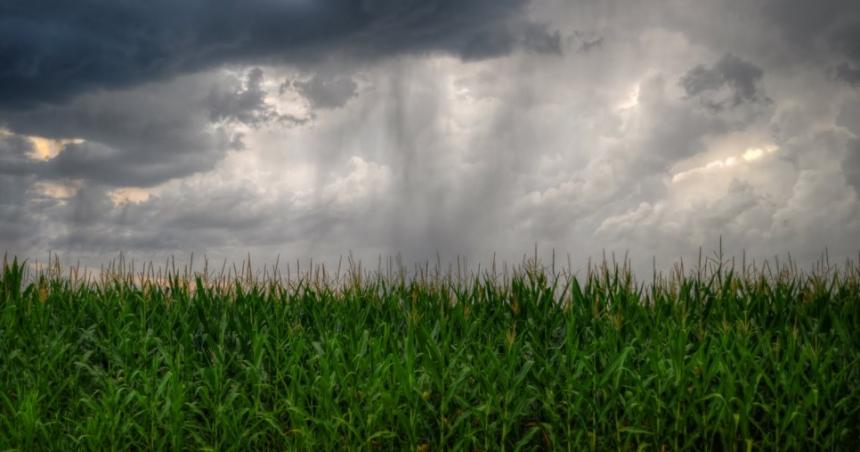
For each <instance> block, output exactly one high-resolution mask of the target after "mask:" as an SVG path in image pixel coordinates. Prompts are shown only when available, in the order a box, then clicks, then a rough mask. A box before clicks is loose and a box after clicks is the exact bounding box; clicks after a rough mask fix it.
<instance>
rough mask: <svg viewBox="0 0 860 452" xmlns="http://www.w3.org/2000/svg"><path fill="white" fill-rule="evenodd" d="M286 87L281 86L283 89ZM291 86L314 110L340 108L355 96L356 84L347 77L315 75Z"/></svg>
mask: <svg viewBox="0 0 860 452" xmlns="http://www.w3.org/2000/svg"><path fill="white" fill-rule="evenodd" d="M285 86H286V85H284V86H282V88H284V87H285ZM292 86H293V87H295V89H297V90H298V91H299V93H300V94H301V95H302V96H304V97H305V99H307V100H308V102H310V103H311V105H312V106H313V107H314V108H322V109H329V108H340V107H343V106H344V105H346V103H347V102H348V101H349V99H351V98H353V97H355V96H356V90H357V89H358V84H357V83H355V80H353V79H351V78H349V77H343V76H339V77H332V76H327V75H324V74H315V75H314V76H313V77H311V78H310V79H308V80H305V81H300V80H297V81H294V82H293V83H292Z"/></svg>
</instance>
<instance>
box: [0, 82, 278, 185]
mask: <svg viewBox="0 0 860 452" xmlns="http://www.w3.org/2000/svg"><path fill="white" fill-rule="evenodd" d="M223 83H224V82H223V81H222V80H220V79H218V78H213V77H208V76H195V77H182V78H179V79H176V80H174V81H172V82H169V83H161V84H149V85H147V86H142V87H138V88H135V89H132V90H125V91H121V92H96V93H91V94H86V95H82V96H78V97H76V98H75V99H73V100H72V101H69V102H67V103H65V104H62V105H50V106H43V107H40V108H35V109H31V110H26V111H17V112H7V113H6V114H5V115H0V127H6V128H8V129H9V130H11V131H13V132H14V133H16V134H18V135H36V136H42V137H47V138H80V139H83V140H85V141H83V142H81V143H69V144H66V145H65V146H64V147H63V149H62V151H61V152H60V153H59V155H57V156H56V157H55V158H53V159H50V160H47V161H41V160H38V161H36V160H29V159H26V158H23V159H22V158H16V159H17V160H16V161H17V163H16V164H15V165H11V164H7V163H5V162H4V164H3V168H4V171H6V172H8V171H11V169H13V168H17V171H19V172H28V171H29V172H31V173H33V174H35V175H38V176H39V177H41V178H46V179H52V178H53V179H59V178H63V179H65V178H78V179H84V180H87V181H92V182H95V183H100V184H107V185H114V186H150V185H156V184H158V183H160V182H164V181H166V180H169V179H172V178H175V177H180V176H186V175H188V174H191V173H195V172H198V171H204V170H208V169H211V168H212V167H214V165H215V164H216V163H217V161H218V160H220V158H221V157H222V156H223V155H224V154H225V153H226V152H227V151H229V150H230V149H234V148H237V147H239V146H240V144H241V142H240V139H239V138H240V137H239V136H238V135H237V134H235V133H232V132H231V131H230V130H229V129H227V128H224V127H221V126H219V125H217V124H212V123H211V120H210V118H209V117H208V114H207V112H206V108H205V107H206V106H207V99H208V96H209V95H210V93H211V92H212V90H216V91H223V90H224V89H225V88H223V87H219V86H220V85H219V84H223ZM212 86H215V88H211V87H212ZM240 95H241V93H240ZM233 107H235V108H233V110H230V111H229V112H228V111H227V110H224V114H228V113H229V114H234V115H240V114H241V115H243V116H241V117H240V119H243V120H248V121H251V120H261V115H264V113H258V112H257V110H256V109H255V108H257V107H259V106H257V105H250V106H249V105H244V104H241V103H240V105H238V106H233ZM265 114H268V113H265ZM21 139H23V138H21ZM3 154H4V156H3V157H2V158H3V159H4V160H6V159H8V158H11V157H9V156H7V154H8V152H3ZM19 154H20V153H19Z"/></svg>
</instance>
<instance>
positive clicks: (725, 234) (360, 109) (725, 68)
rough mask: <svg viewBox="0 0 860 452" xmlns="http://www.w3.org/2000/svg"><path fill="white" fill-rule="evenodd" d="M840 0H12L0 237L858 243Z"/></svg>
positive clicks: (262, 253) (85, 247)
mask: <svg viewBox="0 0 860 452" xmlns="http://www.w3.org/2000/svg"><path fill="white" fill-rule="evenodd" d="M858 237H860V4H858V3H856V1H855V0H822V1H816V2H810V1H808V0H664V1H656V0H654V1H644V0H643V1H638V2H631V1H629V0H531V1H529V0H420V1H419V0H362V1H359V0H242V1H240V0H210V1H203V0H182V1H176V0H153V1H149V2H126V1H116V0H78V1H75V2H68V1H64V0H35V1H33V0H28V1H23V0H12V1H4V2H2V4H0V251H3V250H5V251H6V252H8V253H10V254H15V255H17V256H22V257H29V258H31V259H44V258H45V257H47V255H48V253H49V252H52V253H56V255H58V256H60V257H61V258H62V259H63V260H66V261H71V262H74V261H77V260H83V261H85V262H92V263H97V262H100V261H105V260H107V259H110V258H112V257H115V256H117V254H118V253H120V252H123V253H125V254H126V255H127V256H131V257H134V258H137V259H139V260H156V261H159V260H161V259H163V258H165V257H166V256H170V255H174V256H176V257H177V258H178V259H183V258H185V257H186V256H189V255H190V254H191V253H195V254H196V255H198V256H200V255H206V256H208V257H210V258H212V259H230V260H237V259H242V258H244V257H246V256H248V255H250V256H252V257H253V258H254V259H257V260H258V261H263V262H266V261H269V262H272V261H274V260H275V259H276V257H277V256H280V259H309V258H314V259H317V260H318V261H327V260H328V261H332V260H336V259H337V258H338V257H339V256H342V255H347V254H348V253H353V255H354V256H357V257H358V258H362V259H366V260H369V261H371V262H375V261H376V259H377V256H380V255H381V256H390V255H400V256H401V258H402V260H403V261H404V262H423V261H425V260H435V259H436V258H437V256H441V259H442V260H443V261H445V260H449V259H453V258H455V257H456V256H464V257H468V258H469V259H471V260H472V261H485V262H486V261H488V260H490V259H491V258H492V257H493V256H494V255H495V256H496V257H497V259H499V260H513V261H516V260H518V259H520V258H521V257H522V256H523V255H524V254H526V255H531V254H532V253H533V251H534V248H535V246H537V247H538V249H539V252H540V253H541V254H542V255H544V256H548V255H549V254H550V253H551V250H553V249H554V250H555V251H556V253H557V254H558V256H566V255H567V254H570V255H571V256H572V259H573V261H574V262H575V263H577V264H581V263H582V262H583V261H584V260H585V259H587V258H588V257H595V258H597V257H599V256H601V255H602V253H604V252H606V253H609V254H610V255H611V253H615V254H616V255H618V256H623V255H624V254H625V253H628V255H629V256H630V257H631V258H632V259H633V260H634V262H635V263H636V265H641V266H646V265H647V266H649V268H650V265H652V262H657V265H658V266H661V267H663V266H666V265H669V264H671V263H672V262H674V261H675V260H676V259H678V258H680V257H688V258H689V257H690V256H695V255H696V254H697V252H698V250H699V249H700V248H703V249H704V251H705V252H706V254H707V253H711V252H713V251H714V250H716V248H717V247H718V244H719V241H720V239H722V243H723V247H724V250H725V253H726V254H727V255H737V256H740V253H741V250H745V252H746V253H747V255H748V256H749V258H750V259H753V258H765V257H767V258H771V257H773V256H786V255H787V254H788V253H790V254H791V256H792V258H793V259H795V260H797V261H798V262H800V263H808V262H812V261H814V260H815V259H817V258H819V257H820V256H821V255H822V253H823V252H824V251H825V250H827V252H828V254H829V256H830V259H831V260H832V261H834V262H838V261H839V260H842V259H845V258H854V259H856V258H857V257H858V252H860V238H858Z"/></svg>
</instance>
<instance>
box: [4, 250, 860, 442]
mask: <svg viewBox="0 0 860 452" xmlns="http://www.w3.org/2000/svg"><path fill="white" fill-rule="evenodd" d="M25 268H27V267H26V266H22V265H21V264H16V263H13V264H10V265H4V270H3V275H2V280H0V449H6V448H13V449H20V450H44V449H62V450H77V449H88V450H116V449H137V450H158V449H189V450H190V449H215V450H237V449H242V450H248V449H252V450H266V449H284V448H287V449H301V450H335V449H371V450H377V449H378V450H390V449H396V450H444V449H452V450H497V449H504V450H508V449H521V448H525V449H549V448H552V449H556V448H557V449H570V450H589V449H594V450H609V449H617V450H640V449H644V450H659V451H663V450H679V449H695V450H707V449H714V450H750V449H760V448H764V449H797V450H808V449H829V450H833V449H836V450H845V449H851V448H853V447H856V446H857V444H858V441H860V384H858V382H860V328H858V326H860V271H858V269H857V268H856V267H852V266H849V267H848V268H847V269H842V270H840V271H832V270H819V271H816V272H812V273H803V272H799V271H797V270H794V269H776V270H774V271H767V270H766V271H761V270H759V271H746V270H744V271H738V272H737V273H735V272H732V271H729V270H726V268H725V267H724V266H722V264H720V265H711V266H710V267H708V268H707V269H705V271H704V272H703V271H701V270H699V271H694V272H691V273H690V272H686V273H685V272H684V271H683V270H682V269H680V268H677V269H676V270H677V271H676V272H674V273H673V274H672V276H670V277H665V278H663V277H655V278H654V279H653V281H652V278H649V281H648V284H637V283H636V282H635V281H634V280H633V279H632V277H631V274H630V272H629V271H628V270H626V269H625V268H623V267H622V268H618V267H617V266H614V265H606V264H604V265H603V266H601V267H599V268H596V269H594V270H593V271H589V272H587V273H586V274H585V275H581V276H580V277H579V278H574V277H572V276H570V275H569V274H568V273H565V274H564V275H559V276H554V275H553V273H552V271H550V270H548V269H543V268H541V267H538V266H537V265H535V263H534V262H531V263H529V264H524V265H523V266H522V267H520V268H519V270H518V271H516V272H512V273H511V274H510V275H509V276H504V277H502V276H498V275H496V276H493V275H492V274H488V273H487V272H484V273H482V274H481V276H472V277H470V278H457V277H452V276H451V275H450V274H448V275H441V276H440V275H437V276H435V277H432V278H431V277H429V276H428V275H427V273H426V272H419V273H418V274H416V275H414V277H413V278H405V277H403V275H402V274H399V275H398V276H393V277H392V276H389V277H383V276H381V275H369V274H359V273H358V272H356V271H352V272H349V273H348V276H347V277H344V278H339V279H340V280H341V281H340V282H331V281H329V282H326V283H323V282H321V278H320V277H319V274H318V273H315V274H314V277H310V276H309V275H306V277H305V278H302V279H300V280H298V281H296V280H295V278H294V280H293V281H291V282H284V281H280V280H277V279H275V278H272V277H268V278H266V279H265V280H264V279H258V280H257V281H256V282H254V281H249V280H248V278H242V277H235V278H234V279H233V280H232V282H230V283H226V282H225V281H226V279H225V278H221V279H217V280H215V281H213V280H208V279H207V277H206V276H196V277H195V276H193V274H189V273H186V274H185V276H182V275H180V274H179V273H173V274H171V275H169V276H168V277H164V278H161V279H158V278H149V279H150V282H145V281H144V280H146V279H148V278H146V274H141V275H138V276H135V275H133V274H123V275H114V276H112V277H104V278H102V279H100V280H99V281H97V282H82V281H81V280H80V279H76V278H74V277H69V276H66V277H60V276H59V275H57V274H55V273H54V272H46V273H44V274H41V275H35V276H33V275H31V276H29V277H28V276H27V275H25ZM359 275H360V276H359ZM152 279H156V280H159V281H161V283H153V282H151V280H152ZM276 281H280V282H276Z"/></svg>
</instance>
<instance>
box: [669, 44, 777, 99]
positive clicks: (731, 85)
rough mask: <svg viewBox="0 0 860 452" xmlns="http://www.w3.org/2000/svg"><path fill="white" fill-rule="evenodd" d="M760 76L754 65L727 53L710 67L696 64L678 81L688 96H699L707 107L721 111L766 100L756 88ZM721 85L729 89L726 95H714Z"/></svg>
mask: <svg viewBox="0 0 860 452" xmlns="http://www.w3.org/2000/svg"><path fill="white" fill-rule="evenodd" d="M763 75H764V71H762V70H761V68H759V67H758V66H756V65H754V64H752V63H750V62H748V61H745V60H743V59H741V58H738V57H736V56H734V55H731V54H727V55H725V56H723V57H722V58H721V59H720V60H719V61H717V62H716V63H715V64H714V65H713V66H711V67H705V66H702V65H699V66H696V67H694V68H693V69H690V71H689V72H687V74H685V75H684V76H683V77H682V78H681V80H680V83H681V86H682V87H683V88H684V90H685V91H686V93H687V95H688V96H690V97H699V99H700V100H701V101H702V103H703V104H704V105H705V106H707V107H708V108H711V109H713V110H722V109H724V108H726V107H729V108H731V107H736V106H738V105H740V104H741V103H743V102H757V101H768V99H767V96H765V95H763V94H762V93H761V92H760V88H759V84H760V82H761V79H762V76H763ZM724 88H727V89H729V90H730V91H731V92H730V93H729V95H728V98H721V97H720V96H719V94H718V92H719V91H720V90H722V89H724ZM723 97H724V96H723Z"/></svg>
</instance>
